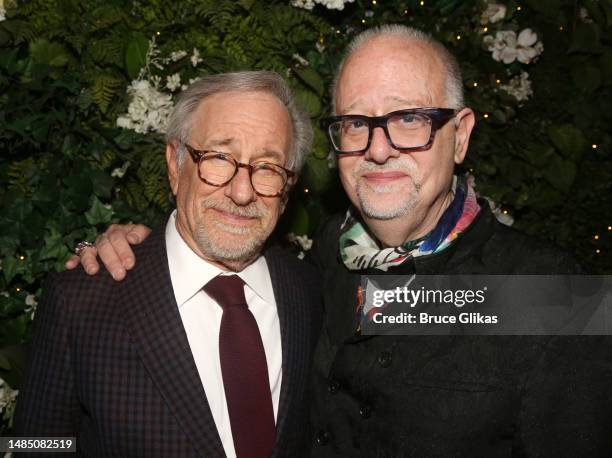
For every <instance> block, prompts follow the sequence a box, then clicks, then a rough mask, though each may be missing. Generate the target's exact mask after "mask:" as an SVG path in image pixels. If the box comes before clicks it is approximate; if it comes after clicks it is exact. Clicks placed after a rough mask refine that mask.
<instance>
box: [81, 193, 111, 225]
mask: <svg viewBox="0 0 612 458" xmlns="http://www.w3.org/2000/svg"><path fill="white" fill-rule="evenodd" d="M92 200H93V203H92V205H91V208H90V209H89V210H87V211H86V212H85V219H86V220H87V222H88V223H89V224H91V225H92V226H95V225H97V224H100V223H108V222H110V220H111V218H112V217H113V210H112V209H110V208H106V207H105V206H104V204H103V203H102V202H100V199H98V198H97V197H95V196H94V197H93V199H92Z"/></svg>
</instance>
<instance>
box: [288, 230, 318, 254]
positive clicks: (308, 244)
mask: <svg viewBox="0 0 612 458" xmlns="http://www.w3.org/2000/svg"><path fill="white" fill-rule="evenodd" d="M287 240H289V241H290V242H291V243H294V244H296V245H297V246H299V247H300V248H301V249H302V250H304V251H308V250H310V249H311V248H312V239H309V238H308V236H307V235H295V234H294V233H293V232H289V233H288V234H287Z"/></svg>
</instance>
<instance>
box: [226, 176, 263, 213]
mask: <svg viewBox="0 0 612 458" xmlns="http://www.w3.org/2000/svg"><path fill="white" fill-rule="evenodd" d="M225 195H226V196H227V197H229V198H230V199H232V201H233V202H234V203H235V204H236V205H243V206H244V205H248V204H250V203H251V202H253V201H254V200H255V199H257V194H256V193H255V190H254V189H253V185H252V184H251V178H250V176H249V171H248V169H246V168H244V167H240V168H239V169H238V173H237V174H236V176H234V178H233V179H232V181H230V182H229V183H228V184H226V185H225Z"/></svg>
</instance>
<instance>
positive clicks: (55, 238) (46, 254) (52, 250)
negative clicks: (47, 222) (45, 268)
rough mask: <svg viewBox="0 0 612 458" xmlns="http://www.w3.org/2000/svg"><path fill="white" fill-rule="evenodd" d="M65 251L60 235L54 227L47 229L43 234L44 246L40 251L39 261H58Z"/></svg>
mask: <svg viewBox="0 0 612 458" xmlns="http://www.w3.org/2000/svg"><path fill="white" fill-rule="evenodd" d="M66 251H67V248H66V245H65V244H64V240H63V237H62V234H60V232H59V231H58V230H57V229H55V228H54V227H49V228H48V229H47V233H46V234H45V244H44V245H43V247H42V250H40V259H59V258H61V257H63V256H64V254H65V253H66Z"/></svg>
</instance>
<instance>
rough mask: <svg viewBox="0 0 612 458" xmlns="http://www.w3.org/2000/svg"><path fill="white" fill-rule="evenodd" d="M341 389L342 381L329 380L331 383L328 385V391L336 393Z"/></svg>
mask: <svg viewBox="0 0 612 458" xmlns="http://www.w3.org/2000/svg"><path fill="white" fill-rule="evenodd" d="M339 389H340V383H338V382H337V381H335V380H330V381H329V384H328V385H327V391H329V392H330V393H331V394H336V393H337V392H338V390H339Z"/></svg>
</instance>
